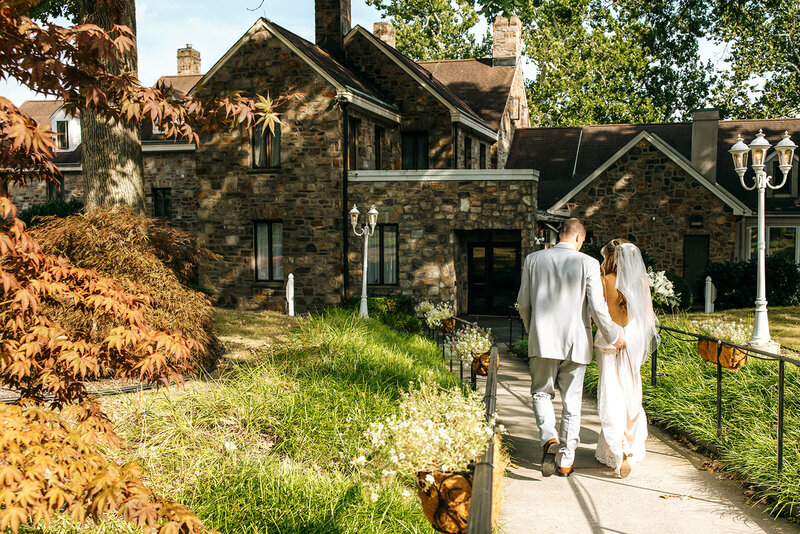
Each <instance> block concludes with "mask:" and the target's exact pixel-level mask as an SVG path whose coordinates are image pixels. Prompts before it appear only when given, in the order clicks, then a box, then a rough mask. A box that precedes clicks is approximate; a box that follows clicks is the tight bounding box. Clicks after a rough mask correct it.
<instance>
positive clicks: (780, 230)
mask: <svg viewBox="0 0 800 534" xmlns="http://www.w3.org/2000/svg"><path fill="white" fill-rule="evenodd" d="M764 230H765V231H766V236H765V238H766V239H765V241H766V245H767V249H766V255H767V256H772V255H781V256H786V257H787V258H792V259H794V261H795V262H797V263H800V242H798V238H799V237H800V232H798V227H797V226H767V227H766V228H765V229H764ZM757 243H758V228H757V227H755V226H751V227H750V257H751V258H755V257H756V254H757V252H758V249H757V248H756V246H757Z"/></svg>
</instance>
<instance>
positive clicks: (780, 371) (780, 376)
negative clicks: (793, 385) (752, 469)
mask: <svg viewBox="0 0 800 534" xmlns="http://www.w3.org/2000/svg"><path fill="white" fill-rule="evenodd" d="M785 367H786V362H785V361H783V359H781V360H780V361H779V362H778V476H781V475H782V474H783V382H784V370H785V369H784V368H785Z"/></svg>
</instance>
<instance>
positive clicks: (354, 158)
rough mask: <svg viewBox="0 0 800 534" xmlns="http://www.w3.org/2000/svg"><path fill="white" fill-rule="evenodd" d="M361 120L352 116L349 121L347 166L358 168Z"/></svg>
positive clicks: (352, 169) (351, 168) (352, 168)
mask: <svg viewBox="0 0 800 534" xmlns="http://www.w3.org/2000/svg"><path fill="white" fill-rule="evenodd" d="M360 123H361V121H359V120H358V119H354V118H353V117H350V118H349V119H348V121H347V168H348V169H349V170H351V171H354V170H356V169H358V130H359V125H360Z"/></svg>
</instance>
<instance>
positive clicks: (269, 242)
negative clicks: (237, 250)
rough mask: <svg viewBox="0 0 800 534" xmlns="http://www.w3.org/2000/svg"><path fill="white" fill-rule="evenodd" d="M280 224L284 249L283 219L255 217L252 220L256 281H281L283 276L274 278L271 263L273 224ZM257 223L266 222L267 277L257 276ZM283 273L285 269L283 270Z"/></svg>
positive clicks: (272, 261) (273, 258)
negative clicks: (255, 218)
mask: <svg viewBox="0 0 800 534" xmlns="http://www.w3.org/2000/svg"><path fill="white" fill-rule="evenodd" d="M276 223H278V224H281V225H282V226H283V227H282V228H281V245H282V246H283V247H284V251H285V250H286V246H285V243H286V240H285V239H284V236H285V235H286V232H285V229H286V226H285V225H284V224H283V220H281V219H257V220H254V221H253V263H254V265H253V267H254V269H253V279H254V280H255V282H256V283H274V282H281V283H282V282H283V281H284V280H283V278H276V277H275V273H274V272H273V270H274V269H273V263H274V260H275V257H274V256H273V254H274V245H275V244H274V242H273V236H274V235H275V230H274V228H275V227H274V224H276ZM259 224H268V225H269V226H268V228H269V230H268V233H267V278H259V277H258V253H259V250H258V225H259ZM285 255H286V254H285V252H284V256H285ZM284 274H285V271H284Z"/></svg>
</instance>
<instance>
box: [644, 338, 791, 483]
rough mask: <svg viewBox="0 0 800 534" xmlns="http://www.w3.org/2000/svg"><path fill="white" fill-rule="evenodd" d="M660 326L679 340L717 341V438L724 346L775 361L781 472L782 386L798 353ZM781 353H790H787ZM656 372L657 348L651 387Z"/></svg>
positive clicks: (719, 428)
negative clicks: (771, 350) (776, 350)
mask: <svg viewBox="0 0 800 534" xmlns="http://www.w3.org/2000/svg"><path fill="white" fill-rule="evenodd" d="M659 330H660V331H661V333H662V334H666V335H668V336H670V337H672V338H673V339H676V340H678V341H697V340H706V341H710V342H711V343H716V345H717V363H716V366H717V399H716V403H717V406H716V408H717V413H716V424H717V439H718V440H719V439H721V437H722V374H723V373H722V363H721V356H722V349H723V347H731V348H733V349H734V350H738V351H741V352H743V353H745V354H746V355H747V356H748V357H752V358H755V359H758V360H766V361H777V362H778V437H777V446H778V456H777V459H776V460H777V461H776V468H777V473H778V475H779V476H780V475H781V474H782V473H783V433H784V428H783V426H784V390H785V376H786V364H787V363H790V364H792V365H795V366H797V367H798V368H800V355H798V354H797V352H796V351H794V350H793V349H790V348H788V347H784V346H781V353H780V354H773V353H771V352H766V351H763V350H759V349H755V348H753V347H746V346H743V345H737V344H735V343H729V342H727V341H722V340H720V339H715V338H712V337H709V336H705V335H703V334H695V333H693V332H686V331H684V330H678V329H676V328H670V327H667V326H660V327H659ZM784 353H788V354H791V355H792V356H787V355H785V354H784ZM658 376H659V374H658V349H656V350H655V351H654V352H653V354H652V358H651V367H650V384H651V385H652V386H653V387H656V385H657V383H658Z"/></svg>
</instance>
